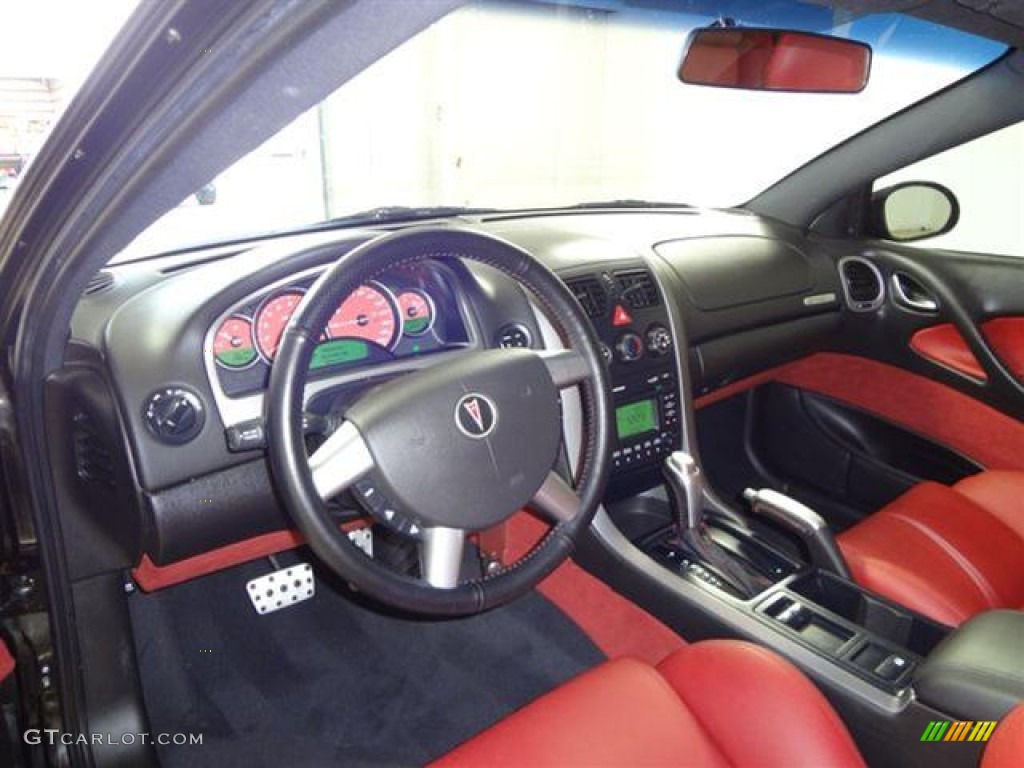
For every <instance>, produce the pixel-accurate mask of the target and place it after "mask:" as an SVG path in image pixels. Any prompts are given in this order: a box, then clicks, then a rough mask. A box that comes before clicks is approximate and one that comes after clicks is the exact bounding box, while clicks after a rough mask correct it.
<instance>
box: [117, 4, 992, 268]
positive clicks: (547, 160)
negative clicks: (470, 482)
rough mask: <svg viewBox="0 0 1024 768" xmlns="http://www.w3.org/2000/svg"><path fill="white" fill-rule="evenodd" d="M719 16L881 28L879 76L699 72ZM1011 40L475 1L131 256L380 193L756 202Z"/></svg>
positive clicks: (849, 19) (191, 204)
mask: <svg viewBox="0 0 1024 768" xmlns="http://www.w3.org/2000/svg"><path fill="white" fill-rule="evenodd" d="M384 1H388V0H384ZM715 22H717V23H732V22H735V23H737V24H741V25H748V26H764V27H782V28H794V29H803V30H808V31H814V32H821V33H828V34H834V35H838V36H842V37H850V38H854V39H857V40H861V41H863V42H866V43H868V44H869V45H870V46H871V47H872V49H873V60H872V69H871V77H870V80H869V83H868V85H867V87H866V88H865V89H864V90H863V91H862V92H861V93H858V94H839V95H817V94H795V93H779V92H750V91H739V90H728V89H716V88H709V87H704V86H694V85H684V84H683V83H681V82H680V81H679V80H678V79H677V77H676V72H677V71H678V68H679V62H680V57H681V53H682V50H683V46H684V43H685V41H686V37H687V34H688V32H689V31H690V30H691V29H693V28H696V27H704V26H708V25H709V24H712V23H715ZM1004 50H1005V47H1004V46H1002V45H1001V44H998V43H995V42H992V41H988V40H983V39H980V38H975V37H972V36H970V35H966V34H964V33H961V32H958V31H955V30H952V29H949V28H945V27H941V26H937V25H934V24H931V23H929V22H925V21H921V20H918V19H915V18H912V17H909V16H904V15H897V14H882V15H869V16H855V15H851V14H850V13H849V12H846V11H837V10H835V9H831V8H825V7H822V6H819V5H815V4H809V3H805V2H796V1H795V0H794V1H785V0H784V1H782V2H779V1H776V0H773V2H762V1H761V0H743V1H741V2H706V1H703V0H645V2H643V3H638V2H630V1H629V0H583V1H581V2H572V1H569V2H545V1H543V0H535V1H533V2H495V1H494V0H481V1H479V2H472V3H469V4H467V5H466V6H463V7H461V8H460V9H459V10H457V11H454V12H453V13H451V14H450V15H448V16H447V17H445V18H443V19H442V20H440V21H439V22H437V23H436V24H434V25H433V26H432V27H430V28H429V29H427V30H425V31H424V32H422V33H421V34H419V35H417V36H416V37H414V38H413V39H411V40H409V41H407V42H406V43H405V44H404V45H402V46H400V47H399V48H397V49H396V50H394V51H392V52H391V53H390V54H389V55H387V56H386V57H384V58H382V59H381V60H379V61H377V62H376V63H375V64H373V65H372V66H370V67H369V68H368V69H367V70H365V71H364V72H362V73H361V74H359V75H358V76H357V77H355V78H353V79H352V80H350V81H349V82H347V83H345V84H344V85H342V86H341V87H340V88H339V89H338V90H337V91H336V92H335V93H334V94H333V95H331V96H330V97H329V98H328V99H326V100H325V101H324V102H323V103H321V104H320V105H318V106H317V107H316V108H314V109H313V110H311V111H310V112H308V113H306V114H304V115H302V116H301V117H299V118H298V119H297V120H295V121H294V122H293V123H292V124H291V125H290V126H289V127H287V128H286V129H285V130H284V131H282V132H281V133H280V134H278V135H277V136H275V137H274V138H273V139H271V140H270V141H268V142H267V143H266V144H264V145H263V146H261V147H260V148H258V149H257V150H255V151H254V152H252V153H251V154H250V155H249V156H247V157H246V158H244V159H243V160H241V161H240V162H238V163H237V164H236V165H234V166H233V167H231V168H229V169H228V170H226V171H225V172H224V173H222V174H221V175H220V176H218V177H217V178H216V179H212V180H210V183H209V184H207V185H206V186H204V187H203V188H201V189H199V190H196V192H195V194H193V195H191V196H190V197H189V198H188V199H186V200H185V201H183V202H182V203H181V205H179V206H178V207H176V208H175V209H174V210H172V211H170V212H169V213H168V214H167V215H166V216H164V217H163V218H162V219H161V220H159V221H157V222H156V223H154V224H153V225H152V226H151V227H150V228H149V229H148V230H147V231H146V232H144V233H143V234H142V235H141V236H140V237H139V238H138V239H137V240H136V241H135V243H133V244H132V246H130V247H129V249H128V250H127V251H126V252H125V253H123V254H121V256H120V259H121V260H124V259H128V258H133V257H136V256H142V255H147V254H151V253H155V252H159V251H164V250H170V249H174V248H179V247H185V246H188V245H193V244H198V243H202V242H209V241H212V240H220V239H231V238H239V237H244V236H247V235H252V234H257V233H264V232H268V231H274V230H282V229H287V228H294V227H297V226H300V225H304V224H310V223H314V222H318V221H324V220H328V219H332V218H335V217H341V216H345V215H347V214H352V213H354V212H358V211H363V210H366V209H372V208H377V207H397V206H409V207H413V208H419V207H433V206H467V207H473V208H496V209H525V208H544V207H558V206H566V205H572V204H578V203H583V202H588V201H604V200H622V199H631V200H654V201H669V202H677V203H686V204H692V205H698V206H711V207H729V206H736V205H740V204H742V203H744V202H745V201H747V200H749V199H750V198H752V197H753V196H755V195H756V194H757V193H758V192H760V191H761V190H762V189H764V188H766V187H767V186H769V185H771V184H772V183H774V182H776V181H777V180H779V179H780V178H782V177H783V176H785V175H786V174H788V173H790V172H792V171H793V170H794V169H796V168H798V167H799V166H801V165H802V164H804V163H805V162H807V161H808V160H810V159H812V158H814V157H815V156H817V155H819V154H821V153H822V152H824V151H825V150H827V149H828V148H830V147H832V146H834V145H835V144H837V143H839V142H841V141H842V140H844V139H846V138H848V137H849V136H851V135H853V134H855V133H857V132H859V131H861V130H863V129H864V128H866V127H867V126H869V125H871V124H873V123H876V122H878V121H879V120H882V119H884V118H885V117H887V116H888V115H891V114H892V113H894V112H896V111H899V110H900V109H903V108H904V107H906V106H908V105H910V104H912V103H913V102H916V101H918V100H920V99H922V98H924V97H926V96H928V95H929V94H931V93H933V92H935V91H937V90H939V89H941V88H943V87H945V86H947V85H949V84H950V83H952V82H955V81H956V80H959V79H961V78H963V77H964V76H966V75H967V74H969V73H971V72H973V71H975V70H977V69H978V68H980V67H982V66H984V65H986V64H988V63H989V62H991V61H992V60H993V59H995V58H996V57H998V56H999V55H1000V54H1001V53H1003V51H1004Z"/></svg>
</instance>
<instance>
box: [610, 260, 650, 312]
mask: <svg viewBox="0 0 1024 768" xmlns="http://www.w3.org/2000/svg"><path fill="white" fill-rule="evenodd" d="M615 282H616V283H617V284H618V287H619V293H620V294H621V296H622V300H623V301H624V302H625V303H626V306H628V307H629V308H630V309H644V308H646V307H656V306H658V305H659V304H660V303H661V300H660V299H659V298H658V288H657V286H655V285H654V280H652V279H651V275H650V273H649V272H646V271H643V270H640V271H637V272H618V273H616V275H615Z"/></svg>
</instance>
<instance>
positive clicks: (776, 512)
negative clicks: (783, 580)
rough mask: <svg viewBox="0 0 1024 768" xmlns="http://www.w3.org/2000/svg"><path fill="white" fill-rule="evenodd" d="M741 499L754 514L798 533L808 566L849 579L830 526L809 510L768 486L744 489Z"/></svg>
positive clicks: (846, 567)
mask: <svg viewBox="0 0 1024 768" xmlns="http://www.w3.org/2000/svg"><path fill="white" fill-rule="evenodd" d="M743 498H744V499H746V500H747V501H748V502H750V508H751V509H752V510H753V511H754V512H755V513H756V514H759V515H762V516H764V517H766V518H768V519H769V520H774V521H775V522H776V523H778V524H779V525H781V526H782V527H783V528H786V529H787V530H789V531H792V532H793V533H795V534H796V535H797V536H799V537H800V540H801V541H802V542H803V543H804V546H806V547H807V552H808V554H809V555H810V556H811V565H813V566H815V567H817V568H821V569H822V570H824V571H831V572H832V573H834V574H836V575H837V576H840V577H842V578H844V579H850V578H851V576H850V569H849V567H848V566H847V564H846V558H844V557H843V553H842V552H841V551H840V549H839V545H838V544H836V539H835V536H833V535H832V529H831V528H829V527H828V523H826V522H825V520H824V518H822V516H821V515H819V514H818V513H817V512H815V511H814V510H813V509H811V508H810V507H808V506H806V505H804V504H801V503H800V502H799V501H797V500H796V499H793V498H790V497H789V496H786V495H785V494H784V493H779V492H778V491H773V490H771V489H770V488H762V489H761V490H759V491H755V490H754V489H753V488H747V490H745V491H744V492H743Z"/></svg>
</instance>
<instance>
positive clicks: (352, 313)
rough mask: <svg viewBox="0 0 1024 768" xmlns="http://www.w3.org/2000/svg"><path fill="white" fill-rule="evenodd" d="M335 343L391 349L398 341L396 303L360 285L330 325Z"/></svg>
mask: <svg viewBox="0 0 1024 768" xmlns="http://www.w3.org/2000/svg"><path fill="white" fill-rule="evenodd" d="M327 335H328V336H329V337H330V338H332V339H365V340H366V341H371V342H373V343H374V344H377V345H379V346H381V347H384V348H385V349H391V347H392V346H393V345H394V343H395V341H396V340H397V339H398V320H397V318H396V312H395V305H394V301H393V299H392V298H391V297H390V296H389V295H387V294H385V293H384V292H383V291H381V290H379V289H378V288H375V287H373V286H372V285H361V286H359V287H358V288H356V290H355V292H354V293H353V294H352V295H351V296H349V297H348V298H347V299H345V300H344V301H343V302H342V303H341V306H339V307H338V309H337V310H335V312H334V314H333V315H332V316H331V319H330V320H329V321H328V322H327Z"/></svg>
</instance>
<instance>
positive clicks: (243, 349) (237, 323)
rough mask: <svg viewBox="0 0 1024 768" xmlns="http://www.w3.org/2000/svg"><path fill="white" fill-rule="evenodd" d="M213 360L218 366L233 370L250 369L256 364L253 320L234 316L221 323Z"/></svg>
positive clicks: (214, 339) (214, 342)
mask: <svg viewBox="0 0 1024 768" xmlns="http://www.w3.org/2000/svg"><path fill="white" fill-rule="evenodd" d="M213 358H214V360H216V361H217V364H218V365H221V366H223V367H224V368H230V369H232V370H238V369H240V368H248V367H249V366H250V365H252V364H253V363H254V362H256V348H255V347H254V346H253V341H252V320H250V319H249V318H247V317H242V316H241V315H233V316H231V317H229V318H228V319H227V320H225V321H224V322H223V323H221V324H220V327H219V328H218V329H217V334H216V335H215V336H214V337H213Z"/></svg>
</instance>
